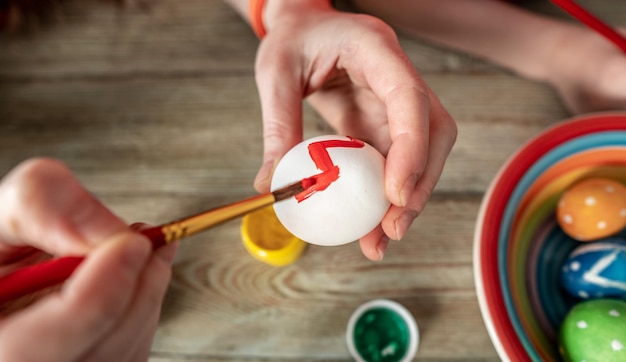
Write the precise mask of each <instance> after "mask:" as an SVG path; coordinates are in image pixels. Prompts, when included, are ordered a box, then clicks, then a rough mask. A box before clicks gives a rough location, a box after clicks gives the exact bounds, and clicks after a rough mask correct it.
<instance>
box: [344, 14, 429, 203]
mask: <svg viewBox="0 0 626 362" xmlns="http://www.w3.org/2000/svg"><path fill="white" fill-rule="evenodd" d="M385 29H386V30H385ZM351 66H352V67H353V68H354V69H353V70H355V72H351V75H356V77H357V78H361V81H362V82H364V83H365V84H363V85H364V86H369V87H370V88H371V90H372V91H373V92H374V94H375V95H376V96H377V97H378V98H379V99H380V100H381V101H382V102H383V103H384V104H385V107H386V110H387V121H388V123H389V137H390V139H391V148H390V149H389V152H388V154H387V163H386V167H385V188H386V193H387V197H388V198H389V201H391V202H392V203H393V204H394V205H397V206H406V204H407V202H408V198H409V196H410V194H411V192H412V190H413V188H414V186H415V183H416V182H417V180H418V179H419V178H420V176H421V174H422V173H423V171H424V169H425V167H426V162H427V159H428V149H429V139H428V135H429V110H430V98H429V96H428V87H427V86H426V84H425V83H424V81H423V80H422V79H421V78H420V76H419V75H418V73H417V71H416V70H415V67H414V66H413V64H412V63H411V62H410V60H409V59H408V58H407V57H406V55H405V54H404V52H403V51H402V49H401V48H400V45H399V43H398V41H397V38H396V36H395V33H393V31H392V30H391V29H388V27H386V25H385V26H382V27H381V30H380V31H378V32H377V35H375V36H371V37H370V38H368V40H367V41H363V42H362V44H360V46H359V48H358V52H357V53H356V54H354V58H353V62H352V64H351Z"/></svg>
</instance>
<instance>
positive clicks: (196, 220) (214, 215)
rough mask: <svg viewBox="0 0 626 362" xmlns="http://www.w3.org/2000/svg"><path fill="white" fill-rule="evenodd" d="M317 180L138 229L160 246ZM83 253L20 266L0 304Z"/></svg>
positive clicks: (50, 278) (1, 284) (54, 277)
mask: <svg viewBox="0 0 626 362" xmlns="http://www.w3.org/2000/svg"><path fill="white" fill-rule="evenodd" d="M314 183H315V180H314V179H312V178H310V179H305V180H302V181H298V182H296V183H293V184H291V185H288V186H285V187H283V188H280V189H278V190H275V191H274V192H270V193H267V194H262V195H258V196H254V197H251V198H248V199H245V200H242V201H239V202H236V203H233V204H230V205H226V206H222V207H218V208H215V209H211V210H208V211H204V212H201V213H199V214H196V215H193V216H189V217H186V218H183V219H180V220H177V221H173V222H170V223H167V224H163V225H161V226H155V227H150V228H148V229H144V230H141V231H139V232H140V233H141V234H143V235H144V236H146V237H147V238H148V239H150V241H151V242H152V245H153V248H155V249H156V248H159V247H161V246H164V245H166V244H169V243H172V242H174V241H177V240H180V239H183V238H185V237H187V236H191V235H194V234H196V233H198V232H201V231H204V230H206V229H208V228H211V227H213V226H216V225H218V224H220V223H222V222H224V221H227V220H231V219H233V218H236V217H239V216H242V215H244V214H246V213H249V212H251V211H254V210H257V209H260V208H262V207H264V206H268V205H271V204H273V203H274V202H278V201H282V200H285V199H288V198H291V197H294V196H296V195H297V194H299V193H302V192H304V191H305V189H306V188H307V187H309V186H311V185H313V184H314ZM83 260H84V257H82V256H66V257H62V258H57V259H52V260H49V261H46V262H42V263H39V264H35V265H32V266H29V267H26V268H23V269H19V270H17V271H15V272H13V273H11V274H9V275H6V276H4V277H2V278H0V304H1V303H3V302H6V301H9V300H12V299H15V298H19V297H21V296H24V295H27V294H29V293H33V292H36V291H38V290H41V289H44V288H47V287H51V286H54V285H57V284H58V283H61V282H63V281H64V280H66V279H67V278H68V277H69V276H70V275H71V274H72V273H73V272H74V270H75V269H76V268H77V267H78V266H79V265H80V264H81V263H82V262H83Z"/></svg>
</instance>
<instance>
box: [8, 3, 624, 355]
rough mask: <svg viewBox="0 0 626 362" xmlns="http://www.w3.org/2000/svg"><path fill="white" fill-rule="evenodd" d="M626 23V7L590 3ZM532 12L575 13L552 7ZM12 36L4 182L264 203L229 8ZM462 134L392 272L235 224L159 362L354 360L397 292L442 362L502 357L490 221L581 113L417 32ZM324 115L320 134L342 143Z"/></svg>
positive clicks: (197, 251) (190, 293)
mask: <svg viewBox="0 0 626 362" xmlns="http://www.w3.org/2000/svg"><path fill="white" fill-rule="evenodd" d="M582 3H583V4H586V5H588V6H589V7H590V8H592V9H594V11H595V12H596V13H597V14H598V15H600V16H601V17H602V18H603V19H605V20H607V21H609V22H611V23H614V24H618V23H620V22H621V23H622V24H624V23H626V3H625V2H624V1H623V0H603V1H601V2H597V1H592V0H587V1H584V2H582ZM530 6H532V7H534V8H535V9H538V10H540V11H544V12H546V13H550V14H555V15H558V16H562V17H565V16H564V15H563V13H561V12H560V11H559V10H557V9H555V8H553V7H552V6H551V5H550V4H548V3H547V1H546V2H541V1H534V2H531V3H530ZM29 29H30V30H29V31H28V32H21V33H15V34H9V35H7V34H5V35H3V36H1V37H0V173H1V174H5V173H6V172H7V171H8V170H9V169H11V168H12V167H13V166H15V165H16V164H18V163H19V162H20V161H22V160H24V159H26V158H29V157H32V156H44V155H45V156H51V157H56V158H59V159H61V160H63V161H64V162H65V163H66V164H67V165H69V167H71V168H72V169H73V170H74V171H75V172H76V174H77V175H78V176H79V178H80V179H81V181H82V182H84V184H85V185H86V186H87V187H88V188H89V189H90V190H92V191H93V192H94V193H95V194H96V195H97V196H98V197H100V198H101V199H102V200H103V202H104V203H106V205H108V206H110V207H111V208H112V209H113V210H114V211H115V212H116V213H117V214H119V215H120V216H121V217H123V218H124V219H125V220H127V221H128V222H134V221H145V222H149V223H153V224H157V223H161V222H165V221H170V220H172V219H175V218H178V217H181V216H184V215H188V214H191V213H194V212H197V211H200V210H202V209H205V208H209V207H214V206H218V205H221V204H224V203H227V202H231V201H236V200H238V199H241V198H244V197H248V196H251V195H253V194H254V190H253V188H252V181H253V179H254V176H255V174H256V171H257V169H258V167H259V166H260V163H261V149H262V143H261V122H260V108H259V102H258V96H257V93H256V87H255V84H254V76H253V64H254V55H255V50H256V46H257V40H256V39H255V37H254V36H253V34H252V33H251V31H250V30H249V28H248V26H247V25H246V24H245V23H244V22H243V21H242V20H241V19H240V18H239V17H238V16H237V14H236V13H235V12H234V11H232V10H231V9H230V8H229V7H228V6H226V5H225V4H224V3H222V2H221V1H218V0H185V1H176V0H161V1H157V2H155V3H154V4H153V5H152V6H149V7H147V8H143V7H141V6H130V7H128V8H126V9H123V10H120V9H116V8H115V7H113V6H111V5H110V4H106V3H104V2H69V3H67V4H66V5H63V6H62V7H61V8H59V9H58V12H57V13H56V14H54V17H53V18H52V19H49V21H47V22H44V23H40V24H38V25H36V26H31V27H29ZM401 42H402V45H403V46H404V47H405V49H406V51H407V53H408V54H409V56H410V57H411V59H412V61H413V62H414V63H415V65H416V67H417V68H418V70H419V71H420V72H421V74H422V75H423V77H424V78H425V80H426V81H427V82H428V83H429V84H430V86H431V87H432V88H433V89H434V90H435V92H436V93H437V94H438V95H439V97H440V98H441V100H442V102H443V103H444V105H445V106H446V107H447V109H448V110H449V111H450V112H451V114H452V115H453V116H454V117H455V119H456V121H457V123H458V128H459V137H458V141H457V144H456V146H455V148H454V150H453V151H452V154H451V155H450V158H449V161H448V163H447V166H446V169H445V171H444V174H443V176H442V178H441V181H440V182H439V184H438V186H437V188H436V190H435V193H434V196H433V197H432V200H431V201H430V203H429V204H428V207H427V208H426V210H425V211H424V213H423V214H422V215H421V216H420V217H419V218H418V220H417V221H416V222H415V224H414V225H413V227H412V228H411V229H410V231H409V233H408V234H407V236H406V237H405V238H404V239H403V240H402V241H399V242H392V243H391V244H390V246H389V249H388V252H387V254H386V257H385V259H384V261H382V262H371V261H368V260H367V259H366V258H365V257H364V256H363V255H362V254H361V252H360V250H359V248H358V244H357V243H352V244H348V245H345V246H340V247H326V248H325V247H316V246H310V247H309V248H308V249H307V251H306V253H305V255H304V256H303V257H302V258H301V259H300V260H299V261H298V262H297V263H296V264H294V265H291V266H288V267H284V268H274V267H270V266H267V265H265V264H262V263H261V262H258V261H256V260H255V259H253V258H252V257H250V256H249V255H248V254H247V252H246V251H245V250H244V248H243V246H242V244H241V238H240V233H239V226H240V221H239V220H234V221H231V222H228V223H227V224H225V225H223V226H220V227H218V228H215V229H212V230H210V231H208V232H205V233H203V234H201V235H198V236H195V237H193V238H190V239H187V240H185V241H184V242H183V244H182V245H181V248H180V250H179V253H178V254H177V257H176V260H175V265H174V274H173V280H172V282H171V286H170V288H169V290H168V294H167V296H166V299H165V303H164V306H163V312H162V317H161V320H160V325H159V329H158V332H157V335H156V338H155V341H154V346H153V353H152V357H151V361H154V362H171V361H307V360H309V361H348V360H350V357H349V354H348V350H347V348H346V344H345V338H344V333H345V328H346V322H347V321H348V318H349V316H350V314H351V313H352V312H353V311H354V310H355V308H357V307H358V306H359V305H360V304H362V303H363V302H365V301H368V300H371V299H374V298H390V299H394V300H396V301H398V302H400V303H402V304H403V305H404V306H406V307H407V308H408V309H409V310H410V311H411V312H412V313H413V315H414V316H415V318H416V320H417V323H418V325H419V329H420V333H421V342H420V347H419V351H418V358H419V359H420V360H425V361H492V360H498V357H497V355H496V352H495V350H494V348H493V346H492V344H491V342H490V339H489V337H488V335H487V331H486V328H485V325H484V323H483V320H482V318H481V314H480V311H479V308H478V302H477V298H476V291H475V289H474V280H473V273H472V271H473V269H472V244H473V232H474V224H475V221H476V216H477V211H478V208H479V205H480V202H481V199H482V197H483V194H484V192H485V190H486V188H487V187H488V185H489V183H490V181H491V179H492V178H493V177H494V175H495V174H496V172H497V171H498V169H499V168H500V167H501V165H502V164H503V162H504V161H505V160H506V159H507V158H508V157H509V156H510V155H511V154H512V153H513V152H514V151H515V150H516V149H517V148H518V147H519V146H520V145H521V144H522V143H523V142H525V141H526V140H527V139H529V138H530V137H532V136H533V135H535V134H537V133H538V132H540V131H541V130H543V129H545V128H546V127H548V126H550V125H552V124H555V123H556V122H558V121H560V120H562V119H564V118H566V117H567V114H566V112H565V110H564V108H563V107H562V105H561V104H560V103H559V100H558V98H557V97H556V95H555V93H554V92H553V91H552V90H551V89H550V88H549V87H547V86H546V85H544V84H539V83H535V82H531V81H528V80H524V79H521V78H519V77H517V76H515V75H513V74H510V73H508V72H506V71H503V70H502V69H500V68H498V67H495V66H493V65H490V64H488V63H485V62H483V61H481V60H478V59H475V58H472V57H469V56H467V55H463V54H458V53H454V52H450V51H447V50H443V49H439V48H435V47H432V46H429V45H427V44H423V43H420V42H417V41H415V40H411V39H408V38H404V37H401ZM330 132H331V130H330V129H328V128H327V126H325V125H324V123H323V120H321V119H320V118H319V117H318V116H317V115H316V114H314V112H312V111H311V109H310V108H306V110H305V136H306V137H311V136H314V135H318V134H324V133H330Z"/></svg>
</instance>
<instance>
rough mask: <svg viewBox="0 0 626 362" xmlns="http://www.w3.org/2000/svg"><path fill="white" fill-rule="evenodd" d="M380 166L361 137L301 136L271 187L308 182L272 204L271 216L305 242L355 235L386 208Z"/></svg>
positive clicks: (381, 162)
mask: <svg viewBox="0 0 626 362" xmlns="http://www.w3.org/2000/svg"><path fill="white" fill-rule="evenodd" d="M384 169H385V158H384V156H383V155H382V154H380V152H378V151H377V150H376V149H375V148H374V147H372V146H370V145H368V144H367V143H364V142H362V141H359V140H356V139H353V138H350V137H345V136H335V135H329V136H318V137H314V138H311V139H309V140H305V141H303V142H301V143H300V144H298V145H296V146H295V147H294V148H292V149H291V150H290V151H289V152H287V154H285V156H284V157H283V158H282V159H281V160H280V162H279V163H278V165H277V167H276V169H275V171H274V175H273V177H272V182H271V188H272V190H276V189H278V188H281V187H283V186H285V185H288V184H290V183H293V182H297V181H298V180H305V179H311V180H313V183H312V184H311V185H310V187H308V188H307V189H306V190H305V191H304V192H302V193H300V194H298V195H297V196H296V197H295V198H290V199H287V200H284V201H281V202H279V203H276V204H274V210H275V212H276V216H277V217H278V219H279V220H280V222H281V223H282V224H283V226H285V228H286V229H287V230H289V232H291V233H292V234H294V235H295V236H297V237H298V238H300V239H302V240H304V241H306V242H309V243H311V244H317V245H326V246H330V245H341V244H346V243H349V242H352V241H355V240H357V239H360V238H361V237H363V236H365V235H366V234H367V233H369V232H370V231H372V230H373V229H374V228H375V227H376V226H377V225H378V224H379V223H380V222H381V220H382V218H383V216H384V215H385V213H386V212H387V210H388V209H389V206H390V203H389V201H388V200H387V197H386V196H385V188H384Z"/></svg>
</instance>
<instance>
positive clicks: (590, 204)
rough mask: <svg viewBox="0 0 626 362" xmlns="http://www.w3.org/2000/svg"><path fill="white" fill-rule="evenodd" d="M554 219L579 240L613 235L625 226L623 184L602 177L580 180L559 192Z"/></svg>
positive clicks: (625, 189) (625, 207)
mask: <svg viewBox="0 0 626 362" xmlns="http://www.w3.org/2000/svg"><path fill="white" fill-rule="evenodd" d="M557 220H558V222H559V225H560V226H561V228H562V229H563V231H565V233H567V234H568V235H569V236H571V237H572V238H574V239H576V240H579V241H590V240H596V239H601V238H604V237H607V236H610V235H613V234H615V233H617V232H619V231H620V230H622V229H623V228H624V227H626V186H624V184H622V183H619V182H617V181H614V180H610V179H605V178H590V179H585V180H582V181H579V182H577V183H576V184H574V185H572V186H571V187H569V188H568V189H567V190H566V191H565V192H564V193H563V195H561V199H560V200H559V204H558V206H557Z"/></svg>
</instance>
